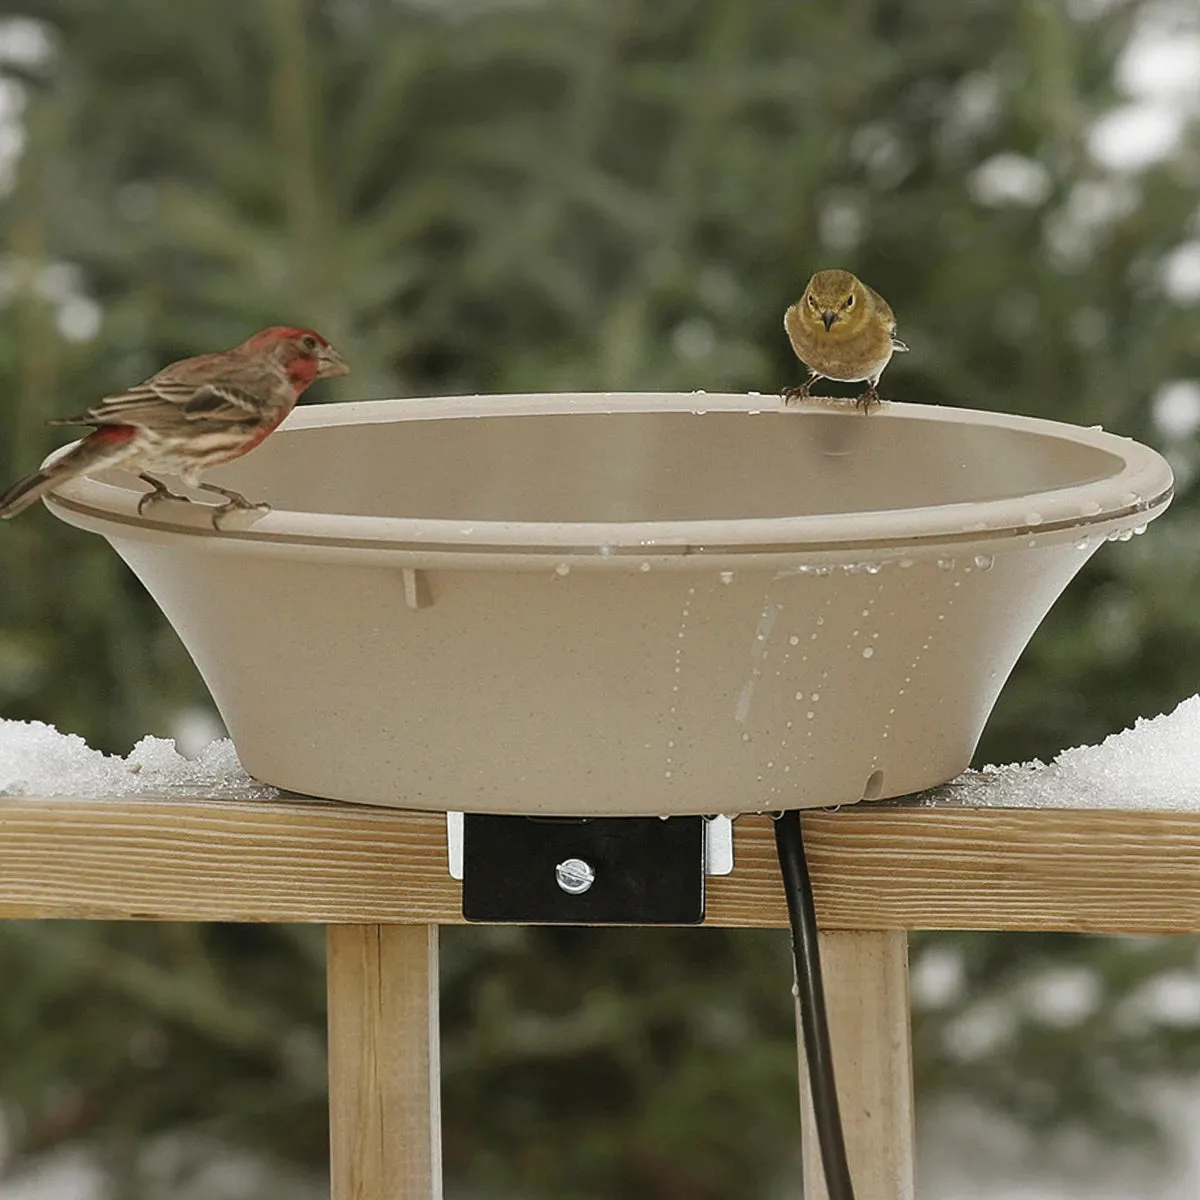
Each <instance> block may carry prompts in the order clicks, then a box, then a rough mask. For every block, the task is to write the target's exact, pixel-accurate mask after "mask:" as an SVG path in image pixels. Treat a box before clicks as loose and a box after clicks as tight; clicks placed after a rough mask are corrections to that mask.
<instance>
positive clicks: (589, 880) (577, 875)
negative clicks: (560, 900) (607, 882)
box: [554, 858, 596, 896]
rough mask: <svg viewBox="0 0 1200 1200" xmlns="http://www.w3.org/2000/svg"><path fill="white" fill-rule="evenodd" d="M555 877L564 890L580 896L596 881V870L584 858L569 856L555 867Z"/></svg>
mask: <svg viewBox="0 0 1200 1200" xmlns="http://www.w3.org/2000/svg"><path fill="white" fill-rule="evenodd" d="M554 878H555V879H557V880H558V886H559V887H560V888H562V890H563V891H564V892H567V893H569V894H570V895H572V896H578V895H581V894H582V893H583V892H586V891H587V890H588V888H590V887H591V886H592V884H593V883H595V882H596V872H595V871H594V870H593V869H592V867H591V864H590V863H585V862H584V861H583V859H582V858H568V859H566V860H564V861H563V862H560V863H559V864H558V866H557V867H555V868H554Z"/></svg>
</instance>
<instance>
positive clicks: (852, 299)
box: [783, 270, 908, 412]
mask: <svg viewBox="0 0 1200 1200" xmlns="http://www.w3.org/2000/svg"><path fill="white" fill-rule="evenodd" d="M783 327H784V329H786V330H787V335H788V338H789V339H790V340H791V343H792V349H793V350H795V352H796V357H797V358H798V359H799V360H800V361H801V362H802V363H803V364H804V365H805V366H806V367H807V368H808V378H807V379H806V380H805V381H804V382H803V383H802V384H800V385H799V386H798V387H785V388H784V389H783V400H784V403H785V404H787V403H789V402H790V401H792V400H806V399H807V398H808V396H809V393H810V391H811V389H812V385H813V384H814V383H816V381H817V380H818V379H838V380H841V381H843V382H846V383H857V382H859V381H862V382H865V383H866V385H867V387H866V390H865V391H864V392H863V393H862V394H861V395H860V396H859V397H858V398H857V399H856V400H855V404H856V405H858V406H860V407H861V408H862V409H863V411H864V412H869V411H870V408H871V405H872V404H881V403H882V401H881V400H880V398H879V392H878V390H877V388H878V384H879V377H880V375H882V374H883V368H884V367H886V366H887V365H888V363H889V362H891V359H892V355H893V354H894V353H895V352H896V351H897V350H907V349H908V347H907V346H906V345H905V344H904V343H903V342H902V341H899V340H898V339H897V337H896V317H895V315H894V314H893V312H892V310H891V307H890V306H889V304H888V302H887V301H886V300H885V299H884V298H883V297H882V296H881V295H880V294H879V293H878V292H876V291H874V290H873V289H871V288H869V287H867V285H866V284H865V283H863V282H862V280H860V279H859V278H858V277H857V276H855V275H852V274H851V273H850V272H849V271H837V270H834V271H818V272H817V273H816V274H815V275H814V276H813V277H812V278H811V279H810V280H809V281H808V287H806V288H805V289H804V295H803V296H801V297H800V299H799V300H797V301H796V303H795V304H793V305H792V306H791V307H790V308H789V309H788V310H787V312H786V313H785V314H784V317H783Z"/></svg>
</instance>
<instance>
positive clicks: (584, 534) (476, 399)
mask: <svg viewBox="0 0 1200 1200" xmlns="http://www.w3.org/2000/svg"><path fill="white" fill-rule="evenodd" d="M730 412H732V413H736V412H744V413H746V414H747V415H752V416H756V415H760V414H764V413H772V414H776V413H779V414H784V413H786V414H787V415H788V416H789V417H790V418H791V419H797V420H803V419H804V418H805V416H806V415H807V414H817V413H819V414H823V415H826V416H828V415H830V414H834V415H837V416H838V417H839V418H840V419H843V420H845V421H848V422H849V421H855V422H857V421H872V422H881V421H885V422H886V421H918V422H919V421H933V422H942V423H947V422H948V423H954V424H960V425H974V426H983V427H990V428H995V429H1003V430H1015V431H1017V432H1021V433H1027V434H1033V435H1040V436H1043V437H1047V438H1056V439H1060V440H1065V441H1068V442H1070V443H1072V444H1074V445H1076V446H1086V447H1090V448H1092V449H1095V450H1098V451H1101V452H1102V453H1103V454H1106V455H1108V456H1111V457H1112V458H1113V459H1114V463H1113V466H1114V468H1117V467H1118V465H1119V469H1115V470H1114V472H1113V473H1112V474H1109V475H1105V476H1102V477H1100V478H1092V479H1089V480H1087V481H1085V482H1083V483H1079V484H1074V485H1071V486H1065V487H1059V488H1053V489H1049V490H1044V491H1036V492H1030V493H1026V494H1023V495H1018V496H1006V497H1002V498H999V499H992V500H974V501H969V502H962V503H943V504H933V505H928V506H914V507H907V508H897V509H877V510H871V511H857V512H827V513H810V514H805V515H798V516H782V517H774V516H773V517H730V518H705V519H696V520H649V521H616V522H594V521H563V522H552V521H504V520H487V519H483V520H463V519H447V518H437V517H426V516H412V517H388V516H371V515H361V514H352V513H318V512H308V511H303V510H298V509H287V508H275V509H274V510H273V511H271V512H269V513H267V514H265V515H261V516H257V517H255V518H253V519H252V520H251V521H249V522H248V523H246V524H245V525H233V524H231V523H227V525H226V527H225V528H223V529H222V530H221V531H220V532H216V531H214V530H213V529H212V528H211V524H210V519H209V512H210V511H211V510H210V509H209V508H207V507H205V506H202V505H194V506H191V507H189V506H185V505H182V504H170V503H164V504H161V505H158V506H155V507H154V508H152V509H150V510H149V511H148V512H147V514H146V515H145V516H139V515H138V514H137V503H138V500H139V499H140V498H141V496H142V492H141V491H140V490H138V489H137V488H135V487H123V486H117V485H115V484H113V483H109V482H104V481H102V480H101V479H98V478H94V477H89V476H81V477H78V478H76V479H73V480H70V481H69V482H67V483H65V484H64V485H63V486H61V487H60V488H58V489H56V490H55V491H54V492H53V493H51V494H50V495H49V496H48V497H47V498H46V502H47V503H48V504H49V506H50V507H51V508H52V509H54V510H57V511H58V512H59V515H61V516H63V517H64V518H65V519H67V520H68V521H71V522H72V523H75V524H81V525H83V526H85V527H87V528H92V529H98V528H99V527H109V528H111V526H112V525H114V524H115V525H117V526H122V527H124V528H123V530H122V532H123V534H124V536H132V537H137V538H140V539H149V540H154V541H160V540H161V541H171V540H174V539H175V538H177V537H179V536H181V535H182V536H184V537H188V538H191V537H200V538H203V539H205V541H206V542H207V543H208V545H207V546H206V549H212V550H219V551H222V552H234V553H236V552H239V551H241V552H252V553H255V554H263V553H268V554H272V553H275V554H281V555H284V556H290V554H292V553H298V552H302V553H304V554H305V555H306V556H311V555H312V554H313V553H314V552H318V553H321V552H324V553H325V554H328V555H329V556H330V557H332V558H340V557H342V555H343V554H344V553H346V552H352V553H354V554H355V555H357V556H361V555H362V554H363V552H364V551H367V552H370V553H371V555H372V557H375V556H376V555H380V556H382V557H384V558H386V559H387V560H389V561H395V562H403V561H405V560H406V559H409V558H411V557H412V556H417V557H420V558H428V557H429V556H431V555H434V556H436V557H437V558H438V560H439V561H443V562H445V563H446V565H454V563H456V562H460V561H461V563H462V565H468V564H470V565H474V566H486V565H487V562H488V561H489V560H494V559H496V558H497V557H498V556H501V555H502V556H504V559H505V565H506V566H510V567H511V566H514V565H529V566H537V567H544V565H545V562H546V560H547V558H552V559H555V560H563V561H566V562H569V563H570V564H571V565H572V566H576V565H580V566H587V567H588V568H589V569H614V570H624V571H628V570H630V569H638V567H639V566H640V567H641V569H642V570H645V569H646V567H645V566H644V565H642V564H643V563H646V562H653V564H654V566H655V567H660V566H674V567H680V568H687V567H699V566H702V565H703V566H705V567H708V568H711V567H713V566H719V565H723V564H724V563H725V562H729V563H736V562H745V561H746V560H747V559H754V560H760V559H763V558H770V557H773V556H776V555H778V556H783V557H786V558H787V559H788V560H789V561H795V560H796V559H797V558H806V559H808V558H812V559H813V561H822V560H829V561H833V562H844V561H846V560H868V561H878V560H879V559H880V558H881V557H883V558H889V557H895V556H896V555H897V553H898V552H901V551H902V552H903V553H904V554H905V555H906V556H913V557H924V556H928V555H935V554H945V553H946V552H947V551H948V550H957V551H959V552H962V553H968V552H971V551H972V550H974V549H979V550H980V551H982V552H987V551H990V550H995V549H1001V548H1003V547H1004V546H1005V545H1007V544H1011V543H1013V542H1014V541H1024V542H1028V541H1029V539H1036V541H1037V542H1038V543H1039V544H1046V545H1049V544H1054V543H1056V542H1062V541H1069V540H1078V539H1079V538H1080V537H1081V535H1082V536H1085V537H1086V536H1087V532H1088V530H1089V529H1090V528H1092V527H1094V526H1103V527H1105V528H1104V533H1101V534H1099V536H1105V534H1107V533H1109V532H1111V531H1112V530H1114V529H1116V528H1120V527H1133V526H1139V525H1142V524H1144V523H1145V522H1147V521H1149V520H1152V519H1153V518H1154V517H1155V516H1157V515H1158V514H1159V513H1160V512H1161V511H1162V510H1163V509H1164V508H1165V507H1166V506H1167V504H1169V502H1170V500H1171V497H1172V493H1173V481H1172V476H1171V471H1170V468H1169V467H1168V466H1167V464H1166V462H1165V460H1164V459H1163V458H1162V457H1161V456H1160V455H1159V454H1158V453H1157V452H1156V451H1154V450H1152V449H1150V448H1149V447H1147V446H1144V445H1142V444H1140V443H1138V442H1136V441H1133V440H1132V439H1130V438H1127V437H1123V436H1121V435H1118V434H1113V433H1108V432H1105V431H1103V430H1100V429H1098V428H1084V427H1081V426H1076V425H1070V424H1066V423H1062V422H1057V421H1050V420H1046V419H1044V418H1039V417H1028V416H1021V415H1016V414H1007V413H994V412H990V411H986V410H979V409H964V408H953V407H943V406H938V405H925V404H901V403H888V404H886V405H885V406H884V407H883V408H882V409H877V410H875V411H874V412H872V413H870V414H865V415H864V414H863V413H861V412H859V411H856V410H854V409H853V408H852V407H851V406H850V404H849V403H848V402H844V401H837V400H829V399H824V400H822V398H820V397H818V398H814V399H813V400H810V401H809V402H807V403H804V404H797V405H790V406H788V407H786V408H784V407H783V405H782V403H781V401H779V400H778V399H777V398H776V397H774V396H770V395H756V394H754V393H748V394H740V393H713V394H709V393H703V392H658V393H645V392H633V393H622V392H594V393H549V394H546V393H529V394H513V395H474V396H443V397H424V398H417V399H390V400H365V401H351V402H344V403H337V404H321V405H305V406H302V407H300V408H298V409H296V410H294V411H293V412H292V414H291V415H290V416H289V417H288V418H287V420H286V421H285V422H284V423H283V425H282V426H281V427H280V430H279V432H278V433H277V434H276V435H275V436H276V437H279V436H285V437H286V436H287V434H288V433H291V432H299V431H302V430H309V429H320V428H328V427H334V426H353V425H371V424H386V423H391V422H399V421H428V420H446V419H471V418H482V417H509V418H521V417H531V416H547V415H568V414H575V413H578V414H613V415H623V414H639V413H640V414H651V413H694V414H696V415H697V416H702V415H705V414H709V413H730ZM360 560H361V557H360Z"/></svg>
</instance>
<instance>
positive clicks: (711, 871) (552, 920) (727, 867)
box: [446, 812, 733, 925]
mask: <svg viewBox="0 0 1200 1200" xmlns="http://www.w3.org/2000/svg"><path fill="white" fill-rule="evenodd" d="M446 832H447V843H448V846H449V857H450V864H449V865H450V874H451V875H452V876H453V877H454V878H455V879H460V880H462V885H463V916H464V917H465V918H466V919H467V920H468V921H474V922H486V923H489V924H497V923H507V922H511V923H517V924H522V925H696V924H699V923H700V922H701V921H703V920H704V890H705V877H706V875H727V874H729V872H730V871H732V870H733V821H732V818H730V817H693V816H681V817H528V816H494V815H491V814H487V813H466V814H464V813H455V812H452V813H447V814H446Z"/></svg>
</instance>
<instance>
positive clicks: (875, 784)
mask: <svg viewBox="0 0 1200 1200" xmlns="http://www.w3.org/2000/svg"><path fill="white" fill-rule="evenodd" d="M882 795H883V772H882V771H872V772H871V773H870V775H868V776H867V782H866V783H865V784H863V794H862V798H863V799H864V800H878V799H879V797H880V796H882Z"/></svg>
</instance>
